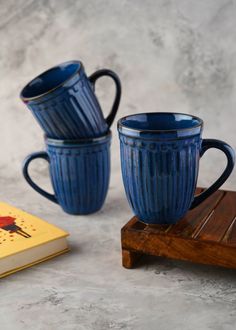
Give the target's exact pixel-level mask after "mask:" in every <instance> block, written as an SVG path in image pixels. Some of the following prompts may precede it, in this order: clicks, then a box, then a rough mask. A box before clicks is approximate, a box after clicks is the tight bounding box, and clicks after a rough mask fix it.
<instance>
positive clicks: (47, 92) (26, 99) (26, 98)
mask: <svg viewBox="0 0 236 330" xmlns="http://www.w3.org/2000/svg"><path fill="white" fill-rule="evenodd" d="M65 64H66V65H67V64H78V68H77V69H76V70H75V72H73V73H72V74H71V75H70V76H69V77H68V78H67V79H65V80H64V81H63V82H61V83H60V84H57V85H56V86H55V87H53V88H50V89H49V90H47V91H46V92H44V93H41V94H38V95H35V96H31V97H25V96H23V93H24V91H25V90H26V88H28V86H29V85H30V84H31V83H32V82H33V81H34V80H36V79H38V78H41V77H42V76H44V75H45V74H47V73H49V72H50V71H52V70H54V69H56V68H58V67H60V66H61V65H65ZM83 69H84V66H83V63H82V62H81V61H79V60H72V61H66V62H62V63H59V64H57V65H54V66H52V67H51V68H49V69H47V70H45V71H43V72H42V73H40V74H39V75H37V76H36V77H34V78H33V79H31V80H30V81H29V82H28V83H27V84H26V85H25V86H24V87H23V88H22V90H21V92H20V98H21V100H22V101H24V102H25V101H26V102H28V101H31V100H36V99H39V98H41V97H43V96H45V95H47V94H49V93H51V92H53V91H55V90H56V89H58V88H60V87H61V86H63V85H64V84H65V83H66V82H68V81H69V80H70V79H71V78H73V77H74V76H75V75H76V74H77V73H80V71H81V70H83Z"/></svg>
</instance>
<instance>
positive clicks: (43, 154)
mask: <svg viewBox="0 0 236 330" xmlns="http://www.w3.org/2000/svg"><path fill="white" fill-rule="evenodd" d="M36 158H42V159H45V160H46V161H47V162H48V163H50V159H49V157H48V154H47V153H46V152H45V151H39V152H34V153H32V154H30V155H29V156H27V157H26V158H25V160H24V162H23V166H22V172H23V176H24V178H25V180H26V181H27V182H28V184H29V185H30V186H31V187H32V188H33V189H34V190H36V191H37V192H38V193H39V194H41V195H43V196H44V197H46V198H47V199H49V200H50V201H52V202H54V203H57V204H58V200H57V198H56V196H55V195H52V194H49V193H48V192H46V191H45V190H43V189H42V188H40V187H39V186H38V185H37V184H36V183H34V181H33V180H32V179H31V177H30V175H29V171H28V168H29V164H30V162H31V161H32V160H34V159H36Z"/></svg>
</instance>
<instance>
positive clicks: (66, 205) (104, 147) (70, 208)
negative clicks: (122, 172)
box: [23, 132, 111, 214]
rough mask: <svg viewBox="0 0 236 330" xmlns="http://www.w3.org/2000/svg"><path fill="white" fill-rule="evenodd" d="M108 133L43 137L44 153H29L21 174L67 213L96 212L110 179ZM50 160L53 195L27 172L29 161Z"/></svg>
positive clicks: (109, 135) (109, 139) (34, 187)
mask: <svg viewBox="0 0 236 330" xmlns="http://www.w3.org/2000/svg"><path fill="white" fill-rule="evenodd" d="M110 142H111V133H110V132H109V133H108V134H107V135H105V136H103V137H100V138H94V139H90V140H78V141H65V140H64V141H63V140H54V139H46V146H47V152H45V151H40V152H35V153H32V154H30V155H29V156H28V157H26V158H25V160H24V162H23V175H24V178H25V180H26V181H27V182H28V184H29V185H30V186H31V187H32V188H33V189H34V190H36V191H37V192H38V193H40V194H41V195H43V196H44V197H46V198H47V199H49V200H50V201H52V202H54V203H57V204H59V205H60V206H61V207H62V209H63V210H64V211H65V212H67V213H69V214H90V213H94V212H96V211H98V210H99V209H100V208H101V207H102V205H103V203H104V201H105V198H106V195H107V190H108V186H109V179H110ZM37 158H42V159H45V160H47V161H48V162H49V170H50V177H51V183H52V187H53V190H54V194H50V193H48V192H46V191H45V190H43V189H42V188H40V187H39V186H38V185H37V184H36V183H34V181H33V180H32V179H31V177H30V175H29V171H28V167H29V164H30V162H31V161H32V160H34V159H37Z"/></svg>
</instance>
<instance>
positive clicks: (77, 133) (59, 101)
mask: <svg viewBox="0 0 236 330" xmlns="http://www.w3.org/2000/svg"><path fill="white" fill-rule="evenodd" d="M103 76H109V77H111V78H112V79H113V80H114V83H115V86H116V95H115V99H114V102H113V106H112V109H111V112H110V114H109V115H108V117H107V118H106V119H104V117H103V113H102V110H101V107H100V105H99V102H98V100H97V97H96V95H95V93H94V89H95V83H96V81H97V79H98V78H100V77H103ZM20 97H21V99H22V100H23V102H24V103H25V104H26V105H27V106H28V108H29V109H30V110H31V112H32V114H33V115H34V117H35V119H36V120H37V121H38V123H39V125H40V126H41V128H42V129H43V130H44V132H45V133H46V135H47V137H51V138H55V139H80V138H88V137H98V136H102V135H105V134H107V133H108V130H109V127H110V126H111V124H112V123H113V120H114V118H115V115H116V113H117V110H118V107H119V103H120V97H121V83H120V80H119V77H118V76H117V75H116V73H114V72H113V71H111V70H107V69H102V70H98V71H96V72H94V73H93V74H92V75H91V76H90V77H87V76H86V73H85V70H84V67H83V64H82V63H81V62H80V61H70V62H65V63H62V64H60V65H58V66H55V67H53V68H51V69H49V70H47V71H45V72H44V73H42V74H41V75H39V76H38V77H36V78H34V79H33V80H32V81H30V82H29V83H28V84H27V85H26V86H25V87H24V88H23V89H22V91H21V94H20Z"/></svg>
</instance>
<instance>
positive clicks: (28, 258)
mask: <svg viewBox="0 0 236 330" xmlns="http://www.w3.org/2000/svg"><path fill="white" fill-rule="evenodd" d="M68 235H69V234H68V233H67V232H65V231H64V230H62V229H60V228H58V227H56V226H53V225H51V224H49V223H47V222H46V221H44V220H42V219H39V218H38V217H35V216H33V215H31V214H28V213H26V212H24V211H21V210H19V209H17V208H15V207H12V206H10V205H8V204H6V203H2V202H0V278H1V277H4V276H7V275H9V274H11V273H14V272H17V271H19V270H21V269H24V268H27V267H30V266H32V265H34V264H37V263H39V262H42V261H44V260H47V259H50V258H53V257H55V256H57V255H59V254H62V253H64V252H66V251H68V250H69V249H68V243H67V239H66V237H67V236H68Z"/></svg>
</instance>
